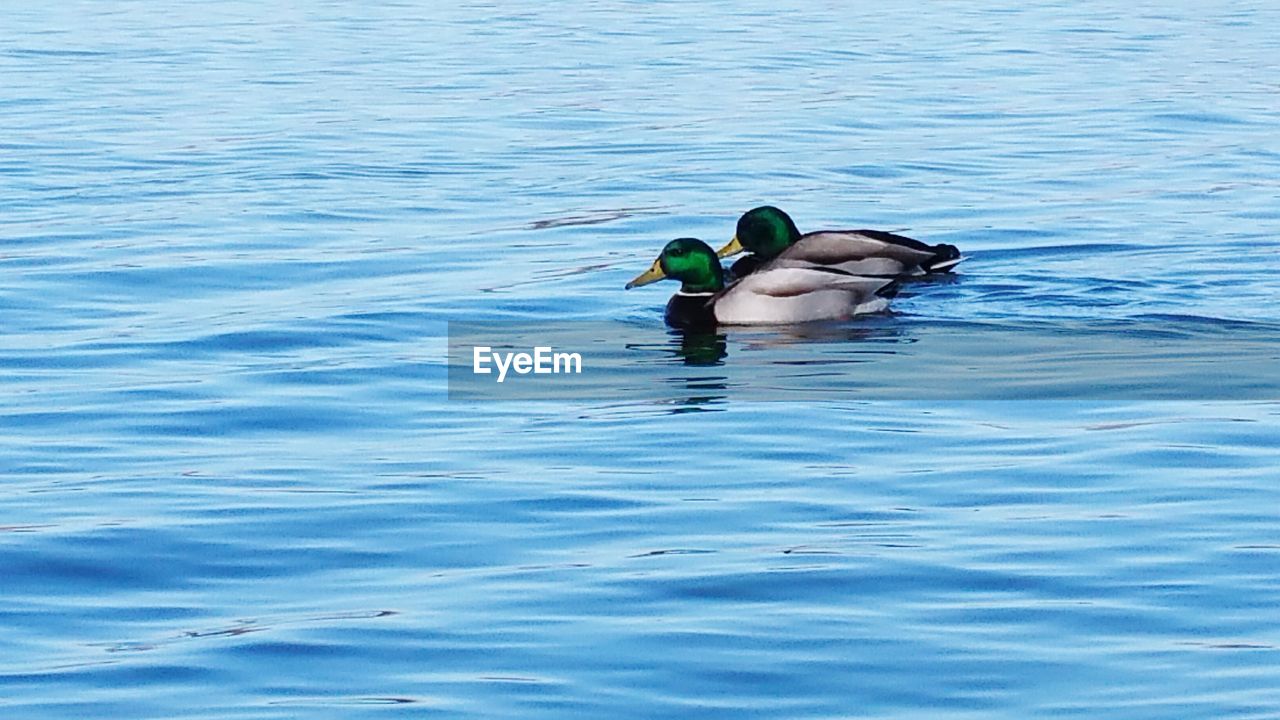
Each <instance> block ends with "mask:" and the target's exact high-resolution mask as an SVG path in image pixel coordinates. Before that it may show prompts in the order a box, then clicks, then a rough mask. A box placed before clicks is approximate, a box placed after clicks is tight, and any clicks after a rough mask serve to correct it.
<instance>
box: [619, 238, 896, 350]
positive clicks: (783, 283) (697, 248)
mask: <svg viewBox="0 0 1280 720" xmlns="http://www.w3.org/2000/svg"><path fill="white" fill-rule="evenodd" d="M664 278H671V279H674V280H679V281H680V283H681V285H680V290H679V292H677V293H676V294H675V295H673V296H671V300H669V301H668V302H667V311H666V321H667V324H668V325H670V326H672V327H678V328H706V327H712V326H715V325H716V324H718V323H722V324H728V325H758V324H780V323H797V322H808V321H812V320H835V319H844V318H848V317H850V316H852V315H856V314H860V313H867V312H878V311H880V310H883V309H885V308H886V307H888V305H889V301H888V299H886V298H885V297H883V296H882V293H888V292H889V291H890V290H891V289H892V287H893V286H894V285H895V284H896V281H895V279H894V278H888V277H864V276H861V275H853V274H850V273H847V272H844V271H842V270H839V269H833V268H821V267H791V266H787V265H777V266H775V264H774V263H767V264H765V265H764V266H763V267H760V268H758V269H757V270H756V271H755V272H753V273H751V274H750V275H748V276H746V277H744V278H741V279H739V280H738V281H736V282H734V283H733V284H732V285H729V286H727V287H726V286H725V282H724V270H723V268H721V267H720V259H719V258H717V257H716V253H715V251H714V250H712V249H711V246H710V245H708V244H706V243H704V242H702V241H701V240H697V239H695V238H678V239H676V240H672V241H671V242H669V243H667V245H666V247H664V248H662V254H661V255H659V256H658V259H657V260H654V261H653V265H652V266H651V267H650V268H649V269H648V270H646V271H645V272H643V273H641V274H640V275H639V276H637V277H636V278H635V279H634V280H632V281H631V282H629V283H627V289H628V290H630V289H631V288H634V287H640V286H641V285H648V284H649V283H653V282H657V281H659V280H662V279H664Z"/></svg>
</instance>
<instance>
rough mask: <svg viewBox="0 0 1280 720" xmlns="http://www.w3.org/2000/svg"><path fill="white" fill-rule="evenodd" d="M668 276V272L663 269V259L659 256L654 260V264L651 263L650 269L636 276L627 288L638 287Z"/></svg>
mask: <svg viewBox="0 0 1280 720" xmlns="http://www.w3.org/2000/svg"><path fill="white" fill-rule="evenodd" d="M666 276H667V274H666V273H665V272H663V271H662V259H661V258H659V259H657V260H654V261H653V265H650V266H649V269H648V270H645V271H644V272H642V273H640V274H639V275H637V276H636V277H635V279H634V280H632V281H631V282H629V283H627V287H626V289H627V290H630V289H631V288H637V287H640V286H641V285H648V284H649V283H656V282H658V281H659V280H661V279H663V278H665V277H666Z"/></svg>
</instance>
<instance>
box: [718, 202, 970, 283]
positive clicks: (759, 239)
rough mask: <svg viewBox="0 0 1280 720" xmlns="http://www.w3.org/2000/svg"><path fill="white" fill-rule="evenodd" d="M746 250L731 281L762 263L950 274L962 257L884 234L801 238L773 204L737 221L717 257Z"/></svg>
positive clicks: (854, 271) (843, 232) (861, 232)
mask: <svg viewBox="0 0 1280 720" xmlns="http://www.w3.org/2000/svg"><path fill="white" fill-rule="evenodd" d="M744 250H747V251H750V253H751V254H750V255H748V256H746V257H744V258H742V259H740V260H738V261H737V262H736V263H734V264H733V267H732V268H731V269H730V273H731V274H732V276H733V277H743V276H745V275H749V274H751V273H753V272H756V271H757V270H759V269H760V268H761V267H762V266H764V265H765V264H766V263H774V264H775V265H778V264H780V265H784V266H790V267H813V268H818V267H821V268H834V269H838V270H841V271H844V272H847V273H852V274H855V275H857V274H862V275H885V276H913V275H925V274H929V273H944V272H950V271H951V269H952V268H953V267H955V266H956V264H957V263H959V262H960V261H961V260H963V259H964V258H962V257H960V250H959V249H957V248H956V246H954V245H944V244H939V245H926V244H925V243H922V242H920V241H919V240H914V239H912V238H909V237H904V236H902V235H895V234H893V233H890V232H885V231H883V230H819V231H817V232H810V233H804V234H801V233H800V230H799V229H798V228H796V224H795V221H793V220H792V219H791V216H790V215H787V214H786V213H785V212H783V211H782V210H779V209H778V208H776V207H773V206H772V205H765V206H763V207H758V208H756V209H754V210H750V211H748V212H746V213H744V214H743V215H742V217H740V218H738V227H737V232H735V233H734V236H733V240H730V241H729V243H728V244H727V245H725V246H724V247H722V248H720V250H719V252H718V253H717V254H718V255H719V256H720V257H729V256H731V255H736V254H738V253H740V252H742V251H744Z"/></svg>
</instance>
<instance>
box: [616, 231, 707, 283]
mask: <svg viewBox="0 0 1280 720" xmlns="http://www.w3.org/2000/svg"><path fill="white" fill-rule="evenodd" d="M663 278H672V279H674V280H679V281H680V282H681V285H680V289H681V290H682V291H684V292H687V293H698V292H718V291H719V290H721V289H722V288H724V270H722V269H721V268H720V259H719V258H717V257H716V254H715V251H713V250H712V249H711V246H710V245H708V244H706V243H704V242H702V241H701V240H697V239H695V238H677V239H675V240H672V241H671V242H669V243H667V246H666V247H664V248H662V254H661V255H659V256H658V259H657V260H654V261H653V265H652V266H650V267H649V269H648V270H646V271H645V272H643V273H640V275H638V276H636V279H634V280H632V281H631V282H629V283H627V289H628V290H630V289H631V288H633V287H640V286H641V285H648V284H649V283H652V282H657V281H659V280H662V279H663Z"/></svg>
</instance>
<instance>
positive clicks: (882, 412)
mask: <svg viewBox="0 0 1280 720" xmlns="http://www.w3.org/2000/svg"><path fill="white" fill-rule="evenodd" d="M2 15H3V22H0V77H2V78H3V83H0V129H2V130H3V132H2V133H0V274H2V276H3V278H4V280H3V282H0V397H2V398H3V402H2V403H0V473H2V476H3V478H4V484H3V490H2V491H0V717H4V718H6V719H7V718H66V717H80V716H83V717H98V718H295V717H308V718H366V717H367V718H374V717H378V718H382V717H392V716H413V717H418V716H423V717H427V716H443V717H476V718H480V717H485V718H488V717H520V718H562V717H571V716H583V717H610V718H631V717H635V718H641V717H644V718H658V717H662V718H667V717H723V718H742V717H756V718H800V717H805V718H819V717H824V718H834V717H877V718H879V717H884V718H888V717H893V718H903V717H917V718H1025V717H1032V716H1037V717H1046V716H1054V717H1087V718H1090V719H1091V720H1092V719H1096V718H1168V717H1182V718H1189V717H1205V718H1223V717H1232V718H1274V717H1277V716H1280V621H1278V620H1277V612H1276V608H1277V607H1280V483H1278V482H1277V481H1278V480H1280V452H1278V451H1277V446H1278V445H1280V405H1277V404H1276V403H1275V402H1274V401H1271V400H1265V399H1260V400H1256V401H1233V402H1226V401H1215V400H1212V399H1209V400H1205V399H1201V400H1197V401H1181V402H1178V401H1172V402H1154V401H1142V400H1139V399H1134V398H1117V399H1114V400H1107V399H1106V398H1102V399H1099V398H1096V397H1095V398H1091V399H1089V400H1087V401H1083V400H1082V401H1072V400H1070V399H1065V400H1055V401H1046V402H1030V401H1020V402H1019V401H1015V402H993V401H982V400H974V401H968V402H957V401H952V402H941V401H939V402H928V401H925V400H917V401H910V402H908V401H899V402H894V401H876V402H866V401H860V400H858V399H856V398H854V397H848V396H843V395H839V394H836V395H833V396H832V397H831V398H830V399H828V400H821V399H819V400H814V399H805V400H804V401H796V402H786V401H776V400H775V401H767V402H766V401H759V402H758V401H754V400H752V399H750V397H749V396H747V395H745V394H744V395H739V394H737V393H735V392H734V391H733V389H732V388H729V389H727V390H719V391H716V392H708V393H705V394H704V393H700V392H691V393H688V394H687V396H686V397H683V398H675V399H672V400H670V401H665V402H658V401H654V400H653V398H652V397H644V398H635V399H633V398H628V397H627V396H625V395H621V394H620V395H619V396H618V397H616V398H613V399H610V400H608V401H600V400H599V399H596V400H590V401H586V400H584V401H579V402H574V401H572V400H571V399H567V400H548V401H538V402H533V401H528V402H516V401H511V402H485V403H464V402H459V401H450V400H447V399H446V375H447V374H446V367H445V348H446V338H445V331H446V330H445V329H446V322H447V321H449V320H482V321H486V322H490V321H493V322H502V321H509V322H511V323H512V324H513V326H516V325H520V324H522V323H526V322H527V323H536V322H543V321H547V320H557V321H560V320H591V321H599V320H610V321H613V320H620V321H622V322H625V323H627V324H628V325H629V326H631V327H633V328H636V329H638V330H639V331H644V330H645V329H646V328H647V329H648V332H651V333H652V337H653V342H654V343H656V344H662V343H669V342H671V336H669V335H668V334H667V332H666V330H665V329H664V328H663V327H662V321H661V308H662V305H663V303H664V302H665V300H666V296H667V294H668V293H669V291H670V290H671V288H670V287H667V286H668V285H670V283H667V284H663V285H655V286H653V287H650V288H644V289H640V290H634V291H631V292H623V291H622V289H621V288H622V285H623V284H624V283H625V282H626V281H627V280H628V279H630V278H631V277H632V276H634V275H635V274H636V273H638V272H639V271H641V270H643V269H644V268H645V267H647V265H648V263H649V262H650V261H651V260H652V258H653V256H654V255H655V254H656V252H657V251H658V249H659V248H660V247H661V245H662V244H663V243H664V242H665V241H666V240H668V239H670V238H672V237H675V236H678V235H694V236H699V237H703V238H706V239H708V241H710V242H715V243H718V242H723V241H724V240H727V239H728V235H729V233H730V232H731V229H732V224H733V222H734V220H735V219H736V217H737V216H738V214H740V213H741V212H742V211H744V210H746V209H748V208H750V207H752V206H754V205H757V204H761V203H764V202H770V203H775V204H778V205H780V206H782V207H784V208H786V209H787V210H788V211H790V212H791V214H792V215H793V216H794V217H795V218H796V220H797V222H798V223H799V224H800V225H801V227H802V228H804V229H816V228H821V227H832V226H843V227H848V226H855V227H857V226H863V227H873V228H882V229H887V230H896V231H900V232H904V233H907V234H910V235H912V236H914V237H919V238H921V239H925V240H928V241H929V242H948V243H954V244H956V245H958V246H960V247H961V248H962V249H963V250H964V251H965V253H966V254H967V255H968V256H969V260H968V261H966V263H965V264H964V265H963V266H962V271H961V272H960V273H959V274H958V275H957V277H956V278H954V279H953V280H952V281H950V282H941V283H930V284H928V285H926V286H922V287H918V288H916V289H914V290H912V291H910V292H908V293H905V294H904V296H903V297H900V298H898V299H897V300H896V301H895V303H894V308H895V310H894V314H893V315H891V316H889V317H887V318H876V319H874V320H872V321H870V322H874V323H877V325H876V326H877V327H881V328H883V327H885V326H886V325H888V326H895V327H898V328H900V330H901V332H903V333H906V334H911V333H914V332H918V331H919V329H920V328H932V327H935V326H943V324H944V323H960V324H961V325H962V324H963V323H983V322H999V323H1012V324H1016V323H1019V322H1023V321H1032V320H1036V321H1043V320H1054V319H1067V320H1070V321H1072V322H1076V323H1084V324H1086V325H1087V324H1088V323H1089V322H1090V321H1094V320H1096V321H1098V322H1102V321H1106V322H1126V323H1149V324H1150V325H1151V327H1153V328H1159V327H1161V326H1162V325H1164V324H1166V323H1176V324H1177V325H1178V327H1179V328H1181V330H1180V331H1181V332H1194V328H1196V327H1203V328H1205V329H1206V330H1205V332H1206V336H1205V337H1206V342H1209V340H1210V339H1211V338H1212V337H1213V332H1212V330H1213V329H1214V328H1216V327H1218V326H1219V325H1220V324H1223V323H1235V324H1239V323H1259V324H1264V325H1267V326H1268V327H1273V326H1274V324H1275V323H1280V310H1278V309H1277V307H1278V306H1277V299H1280V273H1278V272H1277V271H1278V270H1280V241H1278V240H1277V238H1278V237H1280V183H1278V182H1277V178H1280V132H1278V131H1277V129H1278V126H1280V103H1278V102H1277V100H1276V98H1277V90H1278V88H1277V85H1276V78H1277V77H1280V34H1277V33H1276V32H1275V28H1276V27H1277V26H1280V8H1277V7H1276V6H1275V4H1274V3H1265V2H1257V1H1250V0H1243V1H1241V2H1211V3H1172V4H1170V3H1139V4H1137V5H1133V4H1130V5H1123V6H1122V5H1118V4H1115V3H1103V2H1098V1H1096V0H1086V1H1084V2H1062V1H1061V0H1057V1H1055V2H1037V3H1031V4H1028V3H1022V2H1018V3H1014V2H1004V3H1000V4H995V5H993V4H990V3H978V2H967V1H964V0H960V1H958V2H948V3H930V4H926V5H920V4H918V3H901V2H900V3H889V4H888V5H887V6H886V5H884V4H868V5H866V6H865V7H863V6H859V7H856V8H850V7H843V6H841V5H840V4H833V3H824V2H817V1H816V0H794V1H791V2H786V1H784V2H782V3H778V2H768V3H766V2H757V1H755V0H748V1H747V2H706V3H679V2H656V3H627V2H622V1H620V0H603V1H602V2H594V3H583V4H580V5H573V4H570V5H556V4H547V3H541V2H537V3H535V2H526V1H525V0H517V1H516V2H510V3H501V4H497V3H493V4H490V3H443V4H439V3H436V4H426V3H423V4H384V5H377V6H370V7H365V6H363V5H361V4H351V3H337V2H320V1H316V2H299V3H290V4H288V5H287V6H284V7H273V6H271V5H270V4H262V3H248V2H229V3H219V4H200V5H192V4H188V3H175V2H165V1H164V0H161V2H145V3H144V2H115V3H96V2H68V3H52V4H46V5H41V4H37V3H14V4H12V6H9V7H6V8H5V9H4V11H3V13H2ZM1233 327H1234V325H1233ZM935 336H936V333H935ZM757 342H759V338H758V337H756V336H751V337H743V336H741V335H736V334H733V333H730V334H729V337H728V339H727V343H728V357H727V358H726V359H725V361H724V362H725V364H726V367H731V366H732V363H734V362H735V359H736V358H742V357H749V356H750V353H751V352H752V349H753V347H754V345H753V343H757ZM791 342H792V350H791V351H792V352H798V353H801V354H803V353H804V352H805V348H806V347H812V348H813V355H812V358H811V361H812V362H813V363H814V364H815V366H816V367H818V368H819V369H823V370H826V371H829V372H841V373H852V372H855V371H856V367H846V366H835V365H829V364H828V363H829V358H830V357H831V353H830V351H831V347H832V346H831V342H829V341H828V342H823V343H814V344H812V345H805V344H804V343H802V342H801V343H795V342H794V341H791ZM648 361H649V362H652V361H653V360H652V358H650V359H649V360H648ZM667 367H668V368H669V373H670V378H671V379H672V380H673V381H676V382H679V381H680V380H681V379H682V378H685V377H687V373H688V372H689V370H688V368H687V367H686V366H685V365H683V364H682V363H680V362H678V360H675V359H672V360H670V361H669V364H668V366H667ZM646 372H652V368H649V369H647V370H646ZM762 382H763V380H762ZM1192 390H1195V389H1194V388H1193V389H1192ZM1189 396H1191V397H1197V398H1204V397H1209V398H1212V394H1211V393H1209V394H1206V393H1198V392H1190V393H1189ZM1269 397H1271V398H1274V397H1275V395H1274V394H1272V395H1270V396H1269Z"/></svg>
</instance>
